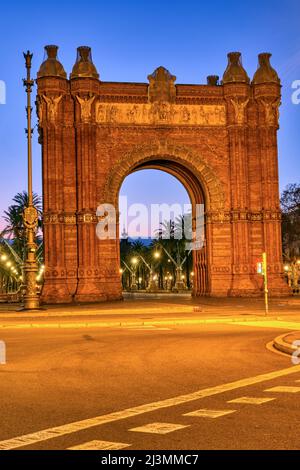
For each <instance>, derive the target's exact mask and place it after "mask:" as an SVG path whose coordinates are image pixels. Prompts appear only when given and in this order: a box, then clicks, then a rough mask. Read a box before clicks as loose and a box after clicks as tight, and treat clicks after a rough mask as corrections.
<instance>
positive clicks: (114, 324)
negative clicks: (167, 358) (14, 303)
mask: <svg viewBox="0 0 300 470" xmlns="http://www.w3.org/2000/svg"><path fill="white" fill-rule="evenodd" d="M259 319H261V318H260V317H259ZM269 319H270V320H271V319H273V320H274V319H276V320H278V319H279V318H278V317H272V318H271V317H269ZM249 320H250V319H249V318H247V319H246V318H206V319H204V318H203V319H183V320H181V319H162V320H151V321H150V320H149V321H106V322H105V321H88V322H80V321H78V322H57V323H55V322H53V323H31V322H28V323H7V324H5V323H2V324H0V329H2V330H3V329H5V330H8V329H30V328H36V329H39V328H40V329H44V328H45V329H48V328H61V329H63V328H66V329H68V328H120V327H121V328H122V327H125V328H126V327H130V326H132V327H144V326H148V327H149V326H153V327H155V326H157V327H159V326H167V325H170V326H172V325H173V326H176V325H178V326H180V325H181V326H184V325H187V326H188V325H202V324H224V323H241V322H247V321H249ZM251 320H252V321H253V320H254V321H255V320H256V321H257V320H258V318H257V317H256V318H252V319H251Z"/></svg>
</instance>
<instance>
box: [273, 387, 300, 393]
mask: <svg viewBox="0 0 300 470" xmlns="http://www.w3.org/2000/svg"><path fill="white" fill-rule="evenodd" d="M265 392H276V393H298V392H300V387H285V386H284V387H281V386H279V387H273V388H268V389H267V390H265Z"/></svg>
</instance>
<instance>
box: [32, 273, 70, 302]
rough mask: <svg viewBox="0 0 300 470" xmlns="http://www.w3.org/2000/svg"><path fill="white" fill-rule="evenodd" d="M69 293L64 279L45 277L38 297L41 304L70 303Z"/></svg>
mask: <svg viewBox="0 0 300 470" xmlns="http://www.w3.org/2000/svg"><path fill="white" fill-rule="evenodd" d="M72 302H73V296H72V295H71V294H70V292H69V289H68V286H67V280H66V279H46V280H45V283H44V286H43V289H42V293H41V298H40V303H41V304H70V303H72Z"/></svg>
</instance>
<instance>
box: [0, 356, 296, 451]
mask: <svg viewBox="0 0 300 470" xmlns="http://www.w3.org/2000/svg"><path fill="white" fill-rule="evenodd" d="M296 373H300V365H297V366H292V367H288V368H286V369H280V370H277V371H274V372H268V373H266V374H261V375H257V376H255V377H250V378H247V379H241V380H237V381H235V382H229V383H227V384H222V385H217V386H216V387H210V388H204V389H202V390H198V391H196V392H193V393H189V394H187V395H179V396H177V397H174V398H167V399H166V400H161V401H156V402H153V403H148V404H146V405H140V406H135V407H132V408H127V409H125V410H121V411H116V412H113V413H108V414H106V415H101V416H97V417H96V418H91V419H85V420H82V421H76V422H74V423H70V424H63V425H61V426H57V427H54V428H49V429H45V430H43V431H39V432H34V433H30V434H26V435H24V436H19V437H15V438H12V439H6V440H4V441H0V450H10V449H16V448H18V447H23V446H26V445H30V444H36V443H37V442H42V441H46V440H47V439H52V438H54V437H59V436H64V435H66V434H72V433H73V432H76V431H80V430H83V429H89V428H92V427H94V426H100V425H102V424H107V423H113V422H115V421H119V420H121V419H127V418H132V417H133V416H137V415H142V414H144V413H149V412H151V411H157V410H160V409H163V408H168V407H170V406H175V405H182V404H184V403H188V402H191V401H195V400H199V399H200V398H205V397H210V396H213V395H218V394H220V393H225V392H229V391H231V390H236V389H239V388H242V387H248V386H249V385H254V384H258V383H261V382H266V381H268V380H273V379H277V378H279V377H285V376H287V375H290V374H296Z"/></svg>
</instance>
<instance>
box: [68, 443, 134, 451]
mask: <svg viewBox="0 0 300 470" xmlns="http://www.w3.org/2000/svg"><path fill="white" fill-rule="evenodd" d="M130 446H131V444H124V443H123V442H109V441H90V442H85V443H84V444H79V445H78V446H73V447H69V448H68V449H67V450H120V449H125V448H126V447H130Z"/></svg>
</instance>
